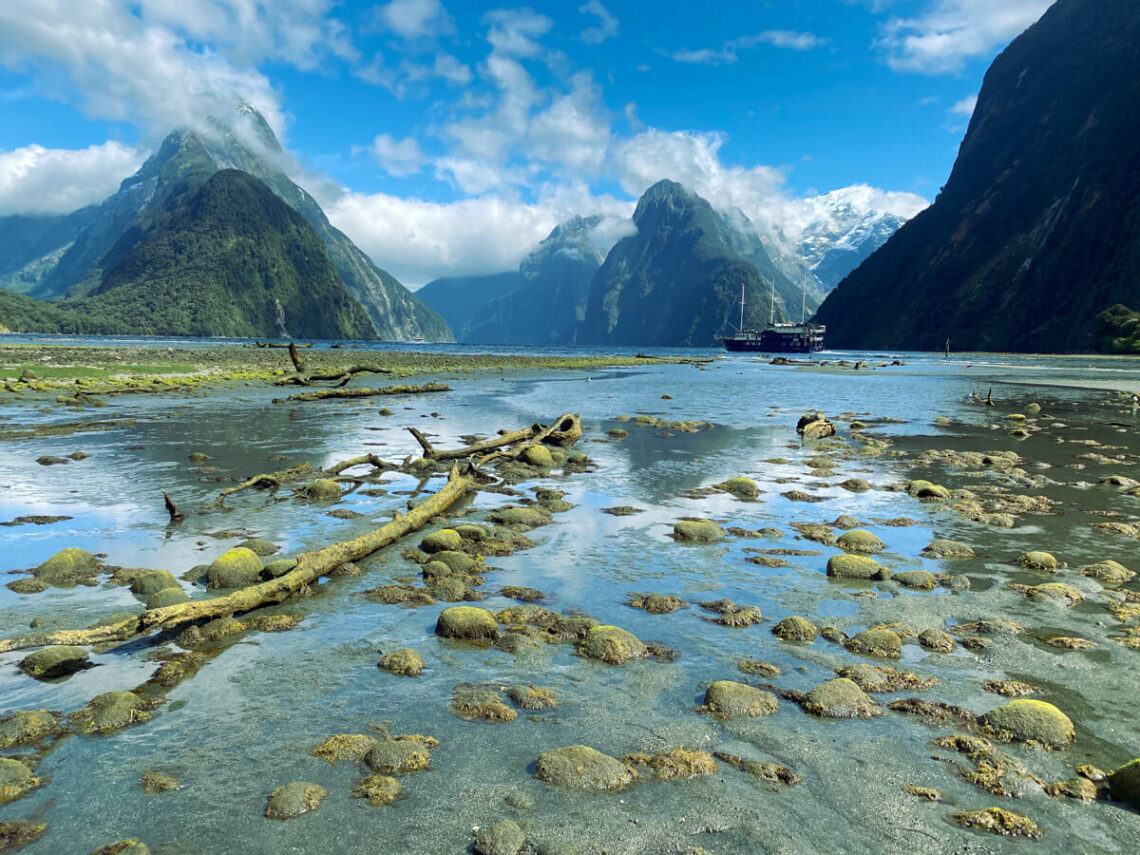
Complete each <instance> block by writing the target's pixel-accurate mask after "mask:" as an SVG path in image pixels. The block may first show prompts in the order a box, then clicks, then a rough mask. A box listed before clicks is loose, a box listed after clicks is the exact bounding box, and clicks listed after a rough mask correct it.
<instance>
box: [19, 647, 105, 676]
mask: <svg viewBox="0 0 1140 855" xmlns="http://www.w3.org/2000/svg"><path fill="white" fill-rule="evenodd" d="M91 667H93V666H92V663H91V661H90V659H89V658H88V656H87V651H86V650H84V649H83V648H82V647H68V646H65V645H59V646H56V647H45V648H43V649H42V650H37V651H36V652H35V653H30V654H28V655H27V656H25V657H24V658H23V659H21V660H20V670H21V671H23V672H24V673H25V674H27V675H28V676H29V677H35V678H36V679H37V680H51V679H55V678H57V677H66V676H68V675H69V674H74V673H75V672H76V671H82V670H83V669H85V668H91Z"/></svg>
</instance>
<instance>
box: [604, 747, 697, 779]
mask: <svg viewBox="0 0 1140 855" xmlns="http://www.w3.org/2000/svg"><path fill="white" fill-rule="evenodd" d="M621 761H622V763H625V764H626V765H627V766H646V767H648V768H649V769H650V770H651V771H652V772H653V776H654V777H655V778H657V779H659V780H662V781H675V780H688V779H689V778H697V777H700V776H702V775H712V774H714V773H715V772H716V761H715V760H714V759H713V756H712V755H711V754H709V753H708V752H707V751H697V750H694V749H692V748H671V749H669V750H667V751H659V752H657V753H656V754H627V755H626V756H625V757H623V758H621Z"/></svg>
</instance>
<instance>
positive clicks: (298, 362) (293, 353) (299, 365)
mask: <svg viewBox="0 0 1140 855" xmlns="http://www.w3.org/2000/svg"><path fill="white" fill-rule="evenodd" d="M289 358H290V359H291V360H293V368H294V369H295V370H296V372H297V373H298V374H300V373H301V372H302V371H304V370H305V362H304V360H302V359H301V354H299V353H298V352H297V345H296V343H295V342H292V341H291V342H289Z"/></svg>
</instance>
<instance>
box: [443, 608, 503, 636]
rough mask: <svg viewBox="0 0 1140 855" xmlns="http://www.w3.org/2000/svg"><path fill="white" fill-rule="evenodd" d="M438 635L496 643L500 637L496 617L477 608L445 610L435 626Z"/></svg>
mask: <svg viewBox="0 0 1140 855" xmlns="http://www.w3.org/2000/svg"><path fill="white" fill-rule="evenodd" d="M435 632H436V635H438V636H440V637H442V638H454V639H458V640H462V641H494V640H495V639H496V638H497V637H498V635H499V625H498V623H497V622H496V621H495V616H494V615H492V614H491V613H490V612H489V611H487V610H486V609H480V608H476V607H475V606H452V607H451V608H449V609H444V610H443V612H442V613H441V614H440V616H439V620H438V621H437V622H436V626H435Z"/></svg>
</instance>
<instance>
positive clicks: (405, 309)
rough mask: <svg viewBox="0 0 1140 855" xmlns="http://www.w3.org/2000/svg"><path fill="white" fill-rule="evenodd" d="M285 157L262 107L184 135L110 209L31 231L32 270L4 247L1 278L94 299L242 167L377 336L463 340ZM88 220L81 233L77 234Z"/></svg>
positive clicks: (57, 294)
mask: <svg viewBox="0 0 1140 855" xmlns="http://www.w3.org/2000/svg"><path fill="white" fill-rule="evenodd" d="M283 157H284V155H283V153H282V151H281V146H280V144H279V143H278V141H277V139H276V137H275V136H274V135H273V131H272V130H271V129H270V128H269V126H268V125H267V124H266V123H265V121H264V119H263V118H262V117H261V116H260V115H259V114H258V113H257V112H256V111H254V110H252V108H243V109H241V110H240V111H239V114H238V115H237V117H235V118H234V121H233V122H231V123H225V124H223V123H221V122H211V123H210V127H208V128H207V129H205V130H203V131H189V130H179V131H175V132H173V133H171V134H170V135H169V136H168V137H167V138H166V139H165V140H164V141H163V143H162V145H161V146H160V148H159V150H158V151H157V152H156V153H155V154H154V155H153V156H152V157H150V158H149V159H148V160H147V162H146V163H144V164H143V166H142V167H141V168H140V169H139V170H138V172H136V173H135V174H134V175H132V176H131V177H129V178H127V179H126V180H125V181H123V183H122V185H121V186H120V188H119V191H118V192H117V193H115V194H114V195H112V196H111V197H109V198H108V199H107V200H106V201H104V202H103V203H102V204H101V205H98V206H92V207H91V208H87V209H84V211H82V212H77V213H76V214H75V215H72V220H71V221H63V220H59V221H54V220H50V219H41V220H40V221H39V222H38V223H31V224H30V225H27V224H25V227H26V228H29V229H32V230H33V231H34V234H29V235H28V238H27V240H26V241H25V244H26V245H34V246H36V247H37V249H40V248H42V252H41V253H40V255H39V256H37V258H38V259H39V261H38V262H36V263H34V264H32V266H31V267H29V266H28V265H29V261H28V260H26V259H22V258H21V259H16V258H14V257H13V258H12V260H11V261H10V262H8V263H6V258H5V256H7V255H9V254H8V253H6V252H5V251H4V243H3V242H0V274H2V273H3V271H4V270H5V269H12V271H13V275H14V278H15V279H17V280H18V281H22V282H26V283H27V284H28V286H29V287H27V288H21V289H20V290H27V291H28V292H29V293H30V294H31V295H32V296H33V297H38V298H41V299H59V298H61V297H64V296H67V297H70V298H79V297H83V296H86V295H88V294H91V293H93V292H95V291H96V290H98V289H99V288H100V287H101V284H102V283H103V281H104V278H105V277H106V276H107V275H108V274H109V273H110V271H111V270H112V269H113V268H114V267H115V265H116V264H117V263H118V262H119V261H121V260H122V258H123V257H124V256H125V255H126V253H127V252H129V251H130V249H131V247H132V245H133V243H132V242H133V241H135V240H137V239H138V237H139V236H140V235H141V234H143V233H144V232H145V231H146V230H147V228H148V227H149V226H150V225H151V224H152V223H153V222H154V220H155V219H156V218H157V217H159V216H161V215H162V214H163V212H164V211H166V210H167V208H168V204H169V202H170V198H169V195H170V193H172V192H175V190H177V192H180V193H181V192H184V191H185V189H186V188H187V187H188V186H190V185H193V184H198V185H201V184H203V183H205V182H206V181H207V180H209V178H210V177H211V176H212V175H214V174H216V173H217V172H219V171H220V170H239V171H241V172H245V173H247V174H249V175H251V176H254V177H255V178H257V179H258V180H259V181H261V182H262V183H263V184H264V185H265V186H267V187H268V188H269V189H270V190H271V191H272V192H273V193H274V194H276V195H277V196H278V197H279V198H280V199H281V200H282V201H284V202H285V203H286V204H287V205H288V206H289V207H291V208H293V209H294V210H295V211H297V213H299V214H300V215H301V216H302V217H303V218H304V219H305V220H306V221H307V222H308V223H309V225H310V226H311V227H312V228H313V229H314V230H315V231H316V232H317V234H318V235H320V237H321V239H322V242H323V243H324V248H325V253H326V255H327V257H328V259H329V260H330V261H331V262H332V264H333V266H334V268H335V269H336V273H337V275H338V276H339V277H340V280H341V281H342V283H343V284H344V287H345V288H346V289H347V290H348V292H349V293H350V294H351V295H352V296H353V297H354V298H355V299H356V300H357V301H358V302H359V303H360V305H361V306H362V307H363V308H364V309H365V311H366V312H367V313H368V316H369V318H370V321H371V326H372V327H373V329H374V332H373V334H372V335H371V336H370V337H379V338H382V339H389V340H405V339H409V338H412V337H413V336H416V335H422V336H423V337H424V338H425V339H427V340H429V341H453V340H454V339H453V337H452V335H451V331H450V329H449V328H448V326H447V323H446V322H445V321H444V320H443V318H441V317H440V316H439V315H438V314H437V313H436V312H434V311H432V310H431V309H429V308H428V307H427V306H425V305H423V304H422V303H421V302H420V301H419V300H417V299H416V298H415V296H414V295H413V294H412V293H411V292H410V291H408V290H407V289H406V288H404V286H403V285H401V284H400V283H399V282H398V281H396V279H395V278H394V277H392V276H391V275H390V274H388V273H387V272H386V271H384V270H381V269H380V268H379V267H377V266H376V265H375V264H374V263H373V262H372V261H371V260H370V259H369V258H368V257H367V256H366V255H365V254H364V253H363V252H361V251H360V249H359V248H358V247H357V246H356V245H355V244H353V243H352V241H351V240H349V239H348V237H347V236H346V235H345V234H344V233H343V232H341V231H339V230H338V229H336V228H334V227H333V226H332V224H331V223H329V221H328V218H327V217H326V216H325V214H324V211H322V210H321V207H320V205H319V204H317V202H316V200H315V199H313V197H312V196H310V195H309V194H308V193H307V192H306V191H305V190H304V189H302V188H301V187H299V186H298V185H297V184H295V183H294V182H293V181H292V180H291V179H290V178H289V177H288V176H287V175H286V173H285V171H284V169H283V162H284V161H283ZM80 215H82V217H81V218H80V219H79V227H78V228H68V226H69V225H70V224H71V223H72V222H74V220H75V218H77V217H80ZM48 244H53V245H50V246H49V245H48ZM17 261H19V262H21V264H20V266H17V265H16V262H17ZM32 261H35V259H32Z"/></svg>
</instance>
